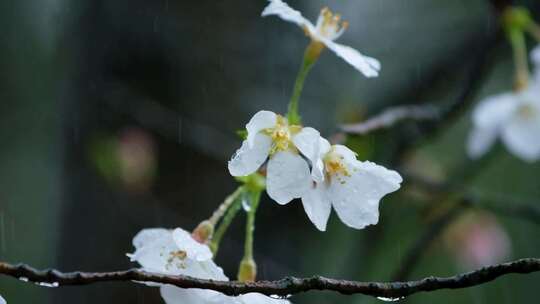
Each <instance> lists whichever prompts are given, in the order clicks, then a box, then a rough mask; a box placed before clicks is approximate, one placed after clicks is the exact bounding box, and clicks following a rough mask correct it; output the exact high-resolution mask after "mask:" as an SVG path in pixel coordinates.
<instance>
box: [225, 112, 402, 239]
mask: <svg viewBox="0 0 540 304" xmlns="http://www.w3.org/2000/svg"><path fill="white" fill-rule="evenodd" d="M246 129H247V138H246V140H244V142H243V143H242V146H241V147H240V149H238V150H237V151H236V153H235V154H234V155H233V157H232V159H231V160H230V161H229V164H228V167H229V172H230V173H231V175H233V176H246V175H249V174H252V173H254V172H256V171H257V170H260V169H261V167H262V166H263V164H266V191H267V193H268V195H269V196H270V197H271V198H272V199H273V200H275V201H276V202H277V203H279V204H282V205H284V204H287V203H289V202H290V201H292V200H293V199H295V198H300V199H301V200H302V204H303V206H304V210H305V211H306V213H307V215H308V217H309V219H310V220H311V221H312V222H313V224H315V226H316V227H317V228H318V229H319V230H321V231H324V230H325V229H326V223H327V221H328V217H329V216H330V211H331V207H332V206H333V207H334V209H335V210H336V212H337V214H338V216H339V218H340V219H341V221H343V223H345V224H346V225H347V226H350V227H352V228H356V229H362V228H364V227H365V226H367V225H372V224H376V223H377V222H378V219H379V210H378V206H379V201H380V199H381V198H382V197H383V196H384V195H386V194H388V193H390V192H393V191H396V190H397V189H399V187H400V183H401V181H402V178H401V176H400V175H399V174H398V173H397V172H395V171H392V170H388V169H386V168H384V167H382V166H379V165H377V164H374V163H372V162H368V161H364V162H362V161H359V160H357V159H356V154H355V153H354V152H353V151H352V150H350V149H349V148H347V147H346V146H343V145H331V144H330V143H329V142H328V140H326V139H325V138H323V137H321V135H320V133H319V131H317V130H316V129H314V128H311V127H302V126H299V125H289V123H288V122H287V120H286V119H285V118H284V117H283V116H281V115H278V114H275V113H273V112H270V111H260V112H258V113H256V114H255V115H254V116H253V118H251V120H250V121H249V123H248V124H247V125H246Z"/></svg>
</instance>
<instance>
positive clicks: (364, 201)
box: [299, 138, 402, 231]
mask: <svg viewBox="0 0 540 304" xmlns="http://www.w3.org/2000/svg"><path fill="white" fill-rule="evenodd" d="M319 140H320V145H319V147H318V151H304V150H303V149H302V147H301V146H299V149H300V151H302V152H303V153H304V154H305V155H309V156H308V158H309V159H310V161H311V163H312V179H311V180H310V182H311V186H310V188H309V190H308V191H307V192H306V193H305V194H304V195H303V196H302V204H303V206H304V210H305V211H306V213H307V215H308V217H309V219H310V220H311V221H312V222H313V224H315V226H316V227H317V228H318V229H319V230H321V231H325V230H326V223H327V221H328V217H329V216H330V211H331V207H332V206H333V207H334V209H335V210H336V213H337V214H338V217H339V218H340V219H341V221H342V222H343V223H345V225H347V226H349V227H352V228H356V229H362V228H364V227H365V226H367V225H374V224H377V222H378V220H379V201H380V200H381V199H382V197H383V196H385V195H386V194H388V193H391V192H394V191H396V190H398V189H399V188H400V184H401V182H402V178H401V176H400V175H399V173H397V172H395V171H392V170H388V169H386V168H384V167H382V166H379V165H376V164H374V163H372V162H368V161H365V162H362V161H358V160H357V159H356V154H355V153H354V152H353V151H351V150H350V149H349V148H347V147H345V146H342V145H334V146H331V145H330V144H329V143H328V141H327V140H326V139H324V138H320V139H319Z"/></svg>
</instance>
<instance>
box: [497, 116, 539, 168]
mask: <svg viewBox="0 0 540 304" xmlns="http://www.w3.org/2000/svg"><path fill="white" fill-rule="evenodd" d="M534 111H536V112H538V113H535V114H531V115H532V116H531V117H521V116H520V115H519V114H517V115H515V116H514V118H512V119H511V120H510V121H509V122H508V123H507V124H506V125H505V126H504V127H503V129H502V134H501V136H502V141H503V142H504V144H505V145H506V147H507V148H508V150H510V151H511V152H512V153H513V154H514V155H516V156H518V157H519V158H521V159H523V160H525V161H528V162H533V161H537V160H539V159H540V108H536V109H535V110H534Z"/></svg>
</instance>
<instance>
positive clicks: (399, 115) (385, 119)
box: [340, 105, 440, 135]
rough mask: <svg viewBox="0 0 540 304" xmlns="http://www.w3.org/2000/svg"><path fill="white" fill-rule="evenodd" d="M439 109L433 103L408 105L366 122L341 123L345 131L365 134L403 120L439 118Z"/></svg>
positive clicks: (386, 111)
mask: <svg viewBox="0 0 540 304" xmlns="http://www.w3.org/2000/svg"><path fill="white" fill-rule="evenodd" d="M439 112H440V111H439V109H438V108H437V107H435V106H432V105H422V106H418V105H406V106H397V107H394V108H390V109H387V110H385V111H383V112H382V113H381V114H379V115H376V116H374V117H372V118H370V119H368V120H366V121H364V122H361V123H356V124H347V125H341V126H340V128H341V130H342V131H343V132H346V133H349V134H359V135H364V134H367V133H370V132H373V131H376V130H381V129H387V128H391V127H393V126H394V125H396V124H397V123H400V122H403V121H409V120H413V121H423V120H437V119H439V116H440V113H439Z"/></svg>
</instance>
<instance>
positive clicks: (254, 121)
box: [246, 111, 277, 148]
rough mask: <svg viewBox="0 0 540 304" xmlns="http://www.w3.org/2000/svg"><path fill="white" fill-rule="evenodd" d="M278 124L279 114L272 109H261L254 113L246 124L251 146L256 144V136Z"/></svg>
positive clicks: (248, 140)
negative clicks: (271, 110)
mask: <svg viewBox="0 0 540 304" xmlns="http://www.w3.org/2000/svg"><path fill="white" fill-rule="evenodd" d="M276 124H277V115H276V113H274V112H270V111H259V112H257V113H255V115H253V117H252V118H251V120H250V121H249V122H248V123H247V125H246V130H247V133H248V135H247V138H246V139H247V142H248V144H249V147H250V148H253V146H254V145H255V137H256V136H257V134H258V133H259V132H261V131H262V130H264V129H268V128H272V127H274V126H275V125H276Z"/></svg>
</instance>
